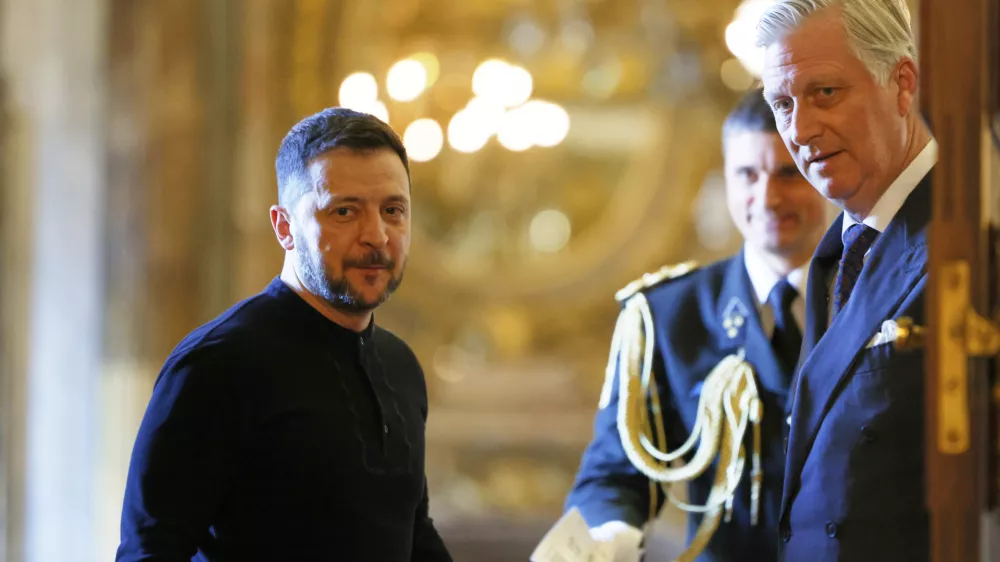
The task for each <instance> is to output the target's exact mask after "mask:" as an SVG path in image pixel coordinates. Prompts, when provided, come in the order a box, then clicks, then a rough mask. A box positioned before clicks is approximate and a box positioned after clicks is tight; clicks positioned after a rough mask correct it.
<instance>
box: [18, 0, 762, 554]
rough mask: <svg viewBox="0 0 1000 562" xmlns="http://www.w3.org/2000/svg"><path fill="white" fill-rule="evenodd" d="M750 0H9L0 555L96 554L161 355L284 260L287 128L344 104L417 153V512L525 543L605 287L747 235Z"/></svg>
mask: <svg viewBox="0 0 1000 562" xmlns="http://www.w3.org/2000/svg"><path fill="white" fill-rule="evenodd" d="M767 3H768V0H746V2H743V3H742V4H741V2H740V1H739V0H700V1H697V2H695V1H691V0H635V1H612V0H544V1H537V2H528V1H524V0H377V1H376V0H367V1H364V2H361V1H358V2H346V1H343V0H169V1H168V0H32V1H30V2H29V1H27V0H3V1H2V13H0V25H2V27H0V41H2V45H3V49H2V68H0V80H2V83H3V86H4V87H3V91H2V99H0V108H2V115H3V121H2V137H0V143H2V146H3V148H4V150H3V160H2V164H3V168H2V174H0V186H2V208H0V221H2V222H0V249H2V252H3V253H2V257H3V259H2V262H0V264H2V272H0V274H2V276H0V289H2V291H0V317H2V328H3V331H2V332H0V333H2V336H3V337H2V339H0V382H2V386H0V408H2V416H0V438H2V442H0V445H2V448H0V453H2V456H0V476H2V482H3V484H4V486H3V488H2V490H0V518H2V519H0V560H9V561H10V562H22V561H25V562H29V561H30V562H35V561H39V562H40V561H44V562H53V561H56V560H59V561H65V562H76V561H81V562H83V561H90V560H95V561H96V560H110V559H112V558H113V552H114V549H115V547H116V546H117V541H118V532H117V526H118V516H119V514H120V507H121V494H122V491H123V486H124V477H125V472H126V470H127V466H128V456H129V454H130V451H131V446H132V442H133V439H134V436H135V431H136V428H137V426H138V421H139V419H140V417H141V415H142V412H143V410H144V408H145V404H146V401H147V400H148V397H149V393H150V389H151V387H152V383H153V381H154V379H155V377H156V374H157V372H158V370H159V367H160V365H161V363H162V361H163V360H164V358H165V357H166V356H167V354H168V353H169V351H170V350H171V349H172V347H173V346H174V345H175V344H176V343H177V342H178V341H179V340H180V338H182V337H183V336H184V335H185V334H186V333H187V332H188V331H190V330H191V329H193V328H194V327H196V326H197V325H199V324H200V323H202V322H205V321H207V320H208V319H210V318H212V317H213V316H215V315H216V314H218V313H219V312H221V311H222V310H224V309H225V308H226V307H228V306H229V305H230V304H232V303H233V302H235V301H236V300H238V299H241V298H244V297H247V296H249V295H252V294H254V293H255V292H257V291H259V290H260V289H261V288H262V287H264V285H265V284H266V283H267V282H268V281H269V280H270V279H271V278H272V277H273V276H275V275H276V274H277V273H278V270H279V268H280V260H281V252H280V249H279V247H278V245H277V244H276V243H275V241H274V237H273V233H272V231H271V228H270V225H269V223H268V218H267V209H268V206H269V205H271V204H272V203H273V202H274V201H275V199H276V195H275V190H276V188H275V180H274V173H273V161H274V156H275V152H276V150H277V147H278V144H279V142H280V140H281V138H282V136H283V135H284V134H285V132H286V131H287V130H288V128H289V127H290V126H291V125H292V124H294V123H295V122H297V121H298V120H299V119H301V118H302V117H304V116H306V115H308V114H311V113H313V112H315V111H317V110H319V109H321V108H323V107H327V106H333V105H338V104H342V103H343V104H346V105H352V106H356V107H358V108H360V109H367V110H369V111H372V112H376V113H381V114H382V115H383V116H384V117H386V118H387V119H388V121H389V123H390V124H391V125H392V126H393V127H394V128H396V130H397V131H399V132H400V134H401V135H402V136H403V137H404V140H405V141H406V144H407V146H408V149H409V151H410V153H411V155H412V156H413V159H414V162H413V164H412V169H413V172H412V176H413V197H414V225H415V232H414V241H413V245H412V254H411V259H410V263H409V268H408V270H407V274H406V279H405V281H404V283H403V285H402V287H401V289H400V290H399V291H398V293H397V294H396V295H395V296H394V297H393V298H392V299H391V301H390V302H389V303H388V304H387V305H386V306H385V307H384V308H383V309H380V310H379V311H378V313H377V315H376V316H377V321H378V322H379V323H380V324H382V325H383V326H385V327H387V328H389V329H391V330H393V331H394V332H396V333H397V334H399V335H400V336H401V337H402V338H403V339H404V340H406V341H407V342H408V343H409V344H410V345H411V346H412V347H413V348H414V349H415V350H416V352H417V354H418V356H419V357H420V359H421V361H422V364H423V366H424V369H425V371H426V375H427V382H428V387H429V392H430V397H431V414H430V421H429V429H428V459H427V462H428V473H429V477H430V486H431V509H432V515H433V516H434V517H435V519H436V521H437V522H438V525H439V527H440V529H441V532H442V534H443V535H445V537H446V539H447V540H448V542H449V543H450V544H451V545H452V547H453V548H454V549H455V553H456V559H457V560H475V561H477V562H485V561H487V560H498V561H499V560H525V559H526V557H527V554H528V553H529V552H530V549H531V547H532V546H533V545H534V544H535V543H537V541H538V540H539V539H540V538H541V535H542V534H543V533H544V531H545V530H547V529H548V527H549V526H550V525H551V524H552V523H553V522H554V521H555V519H556V518H557V517H558V516H559V514H560V513H561V509H562V502H563V500H564V498H565V496H566V492H567V491H568V489H569V487H570V485H571V483H572V479H573V476H574V472H575V470H576V467H577V463H578V461H579V456H580V453H581V452H582V450H583V448H584V446H585V445H586V443H587V442H588V440H589V439H590V437H591V431H592V429H591V425H592V418H593V413H594V408H595V407H596V404H597V396H598V394H599V388H600V385H601V382H602V379H603V373H604V365H605V363H606V360H607V351H608V348H609V343H610V335H611V331H612V329H613V324H614V319H615V316H616V313H617V305H616V303H615V301H614V299H613V295H614V292H615V290H617V289H618V288H620V287H621V286H623V285H624V284H626V283H627V282H629V281H630V280H632V279H634V278H635V277H637V276H639V275H640V274H642V273H643V272H644V271H648V270H651V269H655V268H658V267H659V266H660V265H662V264H664V263H669V262H677V261H682V260H688V259H696V260H702V261H710V260H713V259H716V258H719V257H722V256H725V255H727V254H729V253H731V252H733V251H735V250H736V249H737V248H738V247H739V245H740V242H739V238H738V233H737V232H736V231H735V230H734V228H733V227H732V225H731V222H730V219H729V216H728V213H727V211H726V208H725V199H724V191H723V185H722V179H721V171H720V165H721V156H720V142H719V137H720V132H719V131H720V126H721V123H722V120H723V118H724V116H725V114H726V112H727V111H728V109H729V107H730V104H731V103H732V102H734V101H735V99H736V98H737V97H738V95H739V94H740V93H741V92H742V91H744V90H745V89H746V88H748V87H750V86H751V84H752V83H753V80H754V78H753V75H752V72H753V70H754V68H755V64H756V63H755V60H756V59H755V56H756V55H757V53H756V50H755V49H754V48H753V46H752V40H753V26H754V22H755V15H754V14H756V13H758V12H759V10H760V6H761V5H762V4H767ZM735 55H739V57H740V58H739V59H738V58H736V56H735ZM494 59H495V60H494ZM490 60H493V62H490V63H488V64H487V65H485V66H483V65H482V63H483V62H484V61H490ZM400 61H403V62H402V64H400V65H399V66H396V65H397V63H398V62H400ZM497 61H502V62H497ZM484 69H485V70H484ZM526 84H527V86H526ZM473 98H475V100H474V99H473ZM400 100H406V101H400ZM529 100H534V101H531V102H530V103H528V104H525V105H521V104H524V102H528V101H529ZM535 102H544V103H535ZM505 105H506V106H507V107H505ZM519 106H520V107H519ZM539 108H541V109H539ZM456 115H459V116H458V117H456ZM415 122H416V125H414V123H415ZM533 144H534V146H531V145H533ZM664 518H665V523H664V533H666V534H667V535H670V534H673V535H674V536H677V535H678V533H682V532H683V530H682V527H681V523H680V522H681V521H682V519H681V518H680V517H679V516H678V515H676V514H665V515H664Z"/></svg>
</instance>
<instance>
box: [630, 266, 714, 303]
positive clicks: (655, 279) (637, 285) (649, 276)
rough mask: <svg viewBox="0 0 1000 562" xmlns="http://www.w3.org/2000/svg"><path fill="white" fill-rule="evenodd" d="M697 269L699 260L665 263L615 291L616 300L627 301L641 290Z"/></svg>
mask: <svg viewBox="0 0 1000 562" xmlns="http://www.w3.org/2000/svg"><path fill="white" fill-rule="evenodd" d="M695 269H698V262H696V261H686V262H682V263H678V264H674V265H665V266H663V267H661V268H660V269H659V271H654V272H652V273H646V274H643V276H642V277H640V278H638V279H636V280H635V281H632V282H631V283H629V284H628V285H625V287H623V288H622V289H621V290H619V291H618V292H617V293H615V300H616V301H618V302H625V301H626V300H628V299H630V298H632V297H633V296H634V295H635V294H636V293H638V292H640V291H644V290H646V289H649V288H650V287H654V286H656V285H659V284H660V283H663V282H664V281H669V280H671V279H676V278H678V277H681V276H683V275H686V274H688V273H690V272H692V271H694V270H695Z"/></svg>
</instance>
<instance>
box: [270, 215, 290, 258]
mask: <svg viewBox="0 0 1000 562" xmlns="http://www.w3.org/2000/svg"><path fill="white" fill-rule="evenodd" d="M271 228H273V229H274V236H275V237H276V238H277V239H278V244H281V247H282V248H284V249H285V251H286V252H287V251H291V250H294V249H295V237H294V236H292V216H291V213H290V212H289V211H288V209H286V208H285V207H282V206H281V205H271Z"/></svg>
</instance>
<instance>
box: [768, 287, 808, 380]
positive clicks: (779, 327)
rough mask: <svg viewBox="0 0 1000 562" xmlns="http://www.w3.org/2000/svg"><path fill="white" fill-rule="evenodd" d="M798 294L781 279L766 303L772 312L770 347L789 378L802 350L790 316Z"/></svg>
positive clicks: (800, 334)
mask: <svg viewBox="0 0 1000 562" xmlns="http://www.w3.org/2000/svg"><path fill="white" fill-rule="evenodd" d="M798 294H799V292H798V291H796V290H795V287H793V286H792V284H791V283H789V282H788V280H787V279H782V280H781V281H778V283H777V284H776V285H775V286H774V288H772V289H771V294H769V295H768V296H767V302H768V304H769V305H771V310H772V311H774V334H772V335H771V346H772V347H774V353H775V354H776V355H777V356H778V358H779V359H780V361H781V364H782V367H784V369H785V373H786V374H787V375H788V377H789V378H791V374H792V372H793V371H794V370H795V365H796V363H798V361H799V350H801V348H802V331H801V330H799V325H798V324H797V323H796V322H795V316H794V315H793V314H792V302H793V301H795V297H796V296H798Z"/></svg>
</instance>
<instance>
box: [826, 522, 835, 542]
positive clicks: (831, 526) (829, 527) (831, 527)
mask: <svg viewBox="0 0 1000 562" xmlns="http://www.w3.org/2000/svg"><path fill="white" fill-rule="evenodd" d="M826 536H828V537H830V538H831V539H832V538H835V537H836V536H837V524H836V523H834V522H833V521H827V522H826Z"/></svg>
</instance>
